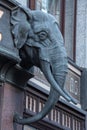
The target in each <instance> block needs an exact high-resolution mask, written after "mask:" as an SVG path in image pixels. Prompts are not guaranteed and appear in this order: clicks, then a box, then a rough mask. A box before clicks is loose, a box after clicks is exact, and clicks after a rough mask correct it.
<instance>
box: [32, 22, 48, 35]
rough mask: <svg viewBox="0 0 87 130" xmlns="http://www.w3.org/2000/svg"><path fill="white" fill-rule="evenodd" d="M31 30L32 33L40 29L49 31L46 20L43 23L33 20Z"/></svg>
mask: <svg viewBox="0 0 87 130" xmlns="http://www.w3.org/2000/svg"><path fill="white" fill-rule="evenodd" d="M33 31H34V33H38V32H41V31H46V32H47V33H49V32H50V28H49V23H48V22H43V23H40V22H34V25H33Z"/></svg>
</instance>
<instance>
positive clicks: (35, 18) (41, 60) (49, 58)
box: [11, 5, 76, 124]
mask: <svg viewBox="0 0 87 130" xmlns="http://www.w3.org/2000/svg"><path fill="white" fill-rule="evenodd" d="M19 7H20V10H22V11H23V12H24V13H25V14H26V18H25V20H24V19H22V21H21V20H20V19H18V20H17V21H18V22H17V23H15V22H14V19H16V18H15V13H13V14H12V19H11V23H12V25H13V29H12V34H13V36H14V42H15V45H16V47H17V48H18V49H19V55H20V58H21V63H20V66H21V67H22V68H24V69H27V70H29V69H30V68H31V67H32V66H37V67H39V68H40V69H41V71H42V72H43V74H44V75H45V77H46V79H47V80H48V82H49V83H50V84H51V88H50V93H49V97H48V100H47V102H46V104H45V106H44V108H43V110H42V111H41V112H39V113H38V114H36V115H35V116H34V117H31V118H27V119H22V118H21V117H19V116H18V115H15V117H14V121H16V122H18V123H20V124H30V123H32V122H35V121H38V120H40V119H42V118H43V117H44V116H46V114H48V113H49V112H50V111H51V109H52V108H53V107H54V105H55V104H56V103H57V101H58V100H59V97H60V95H61V96H63V97H64V98H65V99H66V100H68V101H72V102H74V103H76V101H75V99H73V98H72V97H71V96H70V95H69V94H67V93H66V92H65V91H64V82H65V78H66V74H67V70H68V66H67V64H68V60H67V54H66V50H65V47H64V41H63V37H62V34H61V32H60V30H59V27H58V23H57V21H56V19H55V18H54V17H53V16H52V15H50V14H47V13H44V12H41V11H31V10H28V9H26V8H24V7H22V6H21V5H20V6H19ZM16 14H17V13H16ZM20 17H21V16H20ZM24 17H25V16H24Z"/></svg>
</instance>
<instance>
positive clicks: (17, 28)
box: [11, 8, 30, 49]
mask: <svg viewBox="0 0 87 130" xmlns="http://www.w3.org/2000/svg"><path fill="white" fill-rule="evenodd" d="M27 19H28V16H27V15H26V14H25V13H24V10H23V9H21V8H18V9H16V10H13V11H12V13H11V32H12V35H13V39H14V46H15V47H16V48H18V49H20V48H22V47H23V45H24V44H25V42H26V40H27V37H28V32H29V30H30V24H29V22H28V21H27Z"/></svg>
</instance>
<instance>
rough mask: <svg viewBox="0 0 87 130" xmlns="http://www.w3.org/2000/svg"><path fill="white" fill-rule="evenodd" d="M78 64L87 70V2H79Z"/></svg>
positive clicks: (79, 0)
mask: <svg viewBox="0 0 87 130" xmlns="http://www.w3.org/2000/svg"><path fill="white" fill-rule="evenodd" d="M76 64H77V65H79V66H80V67H85V68H87V0H83V1H82V0H77V23H76Z"/></svg>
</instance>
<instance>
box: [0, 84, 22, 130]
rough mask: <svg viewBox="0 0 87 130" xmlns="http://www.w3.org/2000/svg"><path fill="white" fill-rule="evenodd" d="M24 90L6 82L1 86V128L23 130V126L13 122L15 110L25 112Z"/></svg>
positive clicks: (1, 129)
mask: <svg viewBox="0 0 87 130" xmlns="http://www.w3.org/2000/svg"><path fill="white" fill-rule="evenodd" d="M23 101H24V92H23V91H22V90H21V89H19V88H17V87H14V86H12V85H11V84H8V83H5V84H4V85H3V86H2V87H1V88H0V130H22V126H21V125H18V124H15V123H13V116H14V113H15V112H18V113H20V114H21V115H22V114H23V106H24V105H23Z"/></svg>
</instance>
